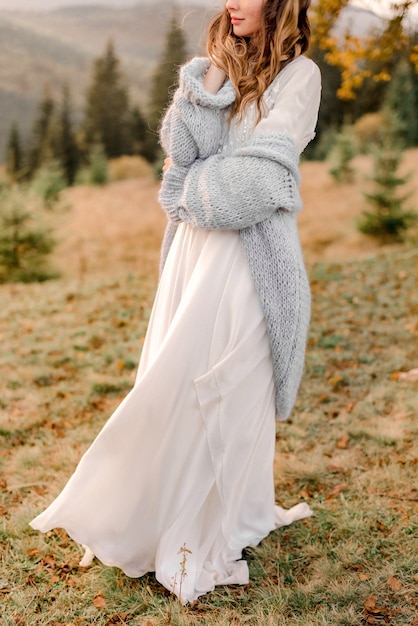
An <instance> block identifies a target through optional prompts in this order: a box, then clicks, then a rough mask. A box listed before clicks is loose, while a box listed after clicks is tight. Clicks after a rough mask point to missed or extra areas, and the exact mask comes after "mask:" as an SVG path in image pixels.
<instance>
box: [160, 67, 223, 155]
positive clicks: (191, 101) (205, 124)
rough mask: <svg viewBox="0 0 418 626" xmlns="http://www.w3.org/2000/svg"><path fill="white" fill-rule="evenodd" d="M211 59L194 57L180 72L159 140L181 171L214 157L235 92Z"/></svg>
mask: <svg viewBox="0 0 418 626" xmlns="http://www.w3.org/2000/svg"><path fill="white" fill-rule="evenodd" d="M225 78H226V76H225V74H224V73H223V72H222V71H221V70H219V69H218V68H216V67H215V66H213V65H211V63H210V61H209V59H206V58H200V57H195V58H194V59H192V60H191V61H190V62H189V63H187V64H186V65H184V66H183V67H182V68H181V70H180V85H179V88H178V89H177V91H176V93H175V95H174V98H173V102H172V104H171V106H170V108H169V109H168V111H167V113H166V115H165V116H164V119H163V122H162V126H161V131H160V139H161V145H162V146H163V148H164V150H165V152H166V154H167V155H169V156H170V158H171V159H172V161H173V162H174V163H175V164H176V165H178V166H180V167H188V166H190V165H191V164H192V163H193V162H194V161H195V160H196V159H197V158H200V159H205V158H207V157H208V156H210V155H211V154H215V153H216V152H217V151H218V149H219V146H220V142H221V139H222V135H223V130H224V123H225V114H224V110H225V109H227V108H228V107H229V106H230V105H231V104H232V102H233V101H234V100H235V90H234V88H233V86H232V84H231V83H230V81H226V80H225Z"/></svg>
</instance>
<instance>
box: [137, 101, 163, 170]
mask: <svg viewBox="0 0 418 626" xmlns="http://www.w3.org/2000/svg"><path fill="white" fill-rule="evenodd" d="M131 137H132V153H133V154H137V155H139V156H142V157H144V159H146V160H147V161H149V162H150V163H152V162H153V161H155V159H156V157H157V150H156V148H157V145H156V142H155V136H154V135H153V134H152V133H151V130H150V128H149V126H148V124H147V121H146V120H145V117H144V116H143V114H142V112H141V110H140V108H139V107H138V106H136V107H134V108H133V109H132V111H131Z"/></svg>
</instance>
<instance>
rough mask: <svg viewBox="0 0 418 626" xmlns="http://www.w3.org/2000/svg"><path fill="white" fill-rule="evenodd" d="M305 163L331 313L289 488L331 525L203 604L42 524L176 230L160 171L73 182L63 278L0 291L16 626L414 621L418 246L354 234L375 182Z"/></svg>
mask: <svg viewBox="0 0 418 626" xmlns="http://www.w3.org/2000/svg"><path fill="white" fill-rule="evenodd" d="M408 158H409V159H410V160H411V163H413V162H416V159H417V153H416V152H415V153H410V154H409V155H408ZM359 163H360V166H361V170H362V171H364V170H365V169H366V167H367V166H368V162H367V160H361V161H360V162H359ZM416 169H417V168H416V167H415V170H416ZM303 170H304V177H305V180H304V195H305V200H306V207H305V212H304V213H302V215H301V219H300V226H301V236H302V239H303V241H304V248H305V253H306V257H307V260H308V263H309V268H310V273H311V281H312V290H313V295H314V310H313V320H312V326H311V332H310V337H309V350H308V356H307V364H306V374H305V378H304V382H303V385H302V388H301V392H300V395H299V399H298V403H297V406H296V408H295V411H294V414H293V418H292V421H291V422H289V423H285V424H279V425H278V429H277V458H276V486H277V498H278V500H279V501H280V503H281V504H283V505H284V506H288V505H290V504H292V503H293V502H296V501H300V500H301V499H306V500H307V501H308V502H310V504H311V505H312V507H313V508H314V510H315V516H314V517H313V518H311V519H309V520H307V521H304V522H302V523H298V524H295V525H294V526H292V527H289V528H287V529H284V530H281V531H277V532H275V533H273V534H272V535H271V536H270V537H269V538H267V539H266V540H265V541H264V542H263V543H262V544H261V545H260V546H259V547H258V548H256V549H251V550H248V551H247V554H246V558H247V560H248V562H249V566H250V572H251V581H250V584H249V585H248V586H246V587H229V588H219V589H217V590H216V591H215V592H214V593H212V594H209V595H208V596H206V597H204V598H202V599H201V600H200V601H199V602H197V603H196V604H195V605H194V606H193V607H186V608H181V607H180V606H179V605H178V604H177V603H176V602H175V601H174V600H173V599H172V598H171V597H170V596H169V595H168V593H166V591H165V590H164V589H162V588H161V587H160V586H159V585H158V584H157V583H156V581H155V579H154V578H153V576H152V575H149V576H146V577H144V578H142V579H139V580H131V579H128V578H127V577H125V576H124V575H122V574H121V573H120V572H119V571H118V570H116V569H113V568H106V567H104V566H102V565H101V564H100V563H97V562H95V564H94V565H93V566H92V567H91V568H89V569H87V570H81V569H79V568H78V566H77V563H78V561H79V558H80V550H79V548H78V547H77V546H76V545H74V544H73V542H71V541H69V540H68V539H67V537H66V535H65V534H64V533H62V532H60V531H54V532H52V533H49V534H48V535H47V536H43V535H41V534H39V533H36V532H34V531H32V530H31V529H30V528H29V527H28V521H29V519H31V517H33V516H34V515H35V514H36V513H37V512H38V511H39V510H40V509H41V508H42V507H43V506H44V505H46V504H47V503H48V502H49V501H50V500H51V497H52V496H53V495H54V494H56V493H57V491H58V490H59V489H60V487H61V486H62V485H63V484H64V483H65V481H66V479H67V478H68V476H69V474H70V473H71V471H72V469H73V468H74V466H75V464H76V463H77V461H78V459H79V457H80V455H81V453H82V452H83V451H84V450H85V449H86V447H87V446H88V444H89V442H90V441H91V440H92V438H93V437H94V435H95V434H96V433H97V432H98V430H99V429H100V427H101V425H102V424H103V423H104V421H105V420H106V418H107V416H108V415H109V414H110V413H111V411H112V410H113V408H114V407H115V406H116V405H117V404H118V402H119V401H120V399H121V398H122V397H123V396H124V394H125V393H126V389H127V388H129V386H130V385H132V382H133V378H134V374H135V366H136V362H137V359H138V356H139V353H140V349H141V343H142V339H143V336H144V332H145V329H146V324H147V320H148V316H149V312H150V307H151V303H152V299H153V294H154V290H155V286H156V279H157V270H156V267H157V264H158V244H159V241H160V238H161V234H162V230H163V226H164V217H163V215H162V212H161V211H160V209H159V208H158V205H157V202H156V193H157V186H156V184H155V182H153V181H151V180H145V181H144V180H142V181H138V180H127V181H121V182H118V183H114V184H113V185H111V186H109V187H105V188H99V189H97V188H88V187H79V188H75V189H72V190H70V191H68V193H67V197H66V200H67V202H68V203H69V204H71V205H72V208H71V209H69V210H68V211H67V212H65V213H64V214H63V215H62V216H61V219H62V225H61V238H62V243H61V245H60V247H59V249H58V250H57V252H56V255H55V263H56V264H59V265H60V267H61V269H62V271H63V277H62V278H61V279H60V280H58V281H54V282H49V283H44V284H35V285H4V286H1V287H0V294H1V301H2V307H1V310H0V336H1V341H2V351H1V354H0V371H1V379H0V386H1V396H0V428H1V435H2V438H3V445H2V448H1V456H0V466H1V470H2V478H1V481H0V489H1V498H2V499H1V504H0V507H1V513H2V529H1V534H0V540H1V545H2V551H1V566H0V596H1V599H2V617H1V618H0V619H1V620H2V622H1V623H2V624H4V625H5V626H16V625H21V626H22V625H23V626H32V625H50V626H64V625H67V626H70V625H71V626H72V625H74V626H89V625H90V624H100V625H103V626H108V625H111V624H132V625H133V624H136V625H143V626H157V625H163V624H172V625H179V626H182V625H193V626H197V625H208V626H215V625H216V626H224V625H225V626H226V625H227V624H228V625H235V626H241V625H243V626H244V625H255V624H260V625H262V626H273V625H274V626H285V625H286V626H325V625H326V626H357V625H358V626H360V625H366V624H392V625H394V626H398V625H399V626H403V625H407V624H408V625H413V624H414V625H416V624H417V620H416V615H417V609H418V597H417V585H418V571H417V536H418V492H417V458H418V455H417V443H416V442H417V435H418V423H417V417H418V414H417V387H416V385H417V383H413V382H408V381H404V380H401V379H400V378H399V375H398V373H399V372H400V371H408V370H410V369H412V368H414V367H418V362H417V354H418V351H417V338H418V325H417V319H418V289H417V287H418V285H417V276H418V251H417V250H416V249H414V248H413V246H412V245H411V244H408V245H404V246H396V247H395V248H393V249H391V250H388V249H379V248H378V247H377V246H376V245H375V244H373V243H372V242H371V241H370V240H369V239H368V238H366V237H364V236H363V235H360V234H357V233H356V232H355V228H354V222H355V219H356V216H357V215H358V214H359V211H360V210H361V196H360V192H359V190H358V188H357V187H356V186H343V187H337V186H336V185H335V184H334V183H332V182H331V180H330V179H329V177H328V174H327V173H326V168H325V166H324V165H323V164H316V163H306V164H304V165H303ZM415 185H416V179H415ZM415 193H416V192H415ZM415 198H416V196H415ZM417 204H418V203H417Z"/></svg>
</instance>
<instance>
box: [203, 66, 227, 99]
mask: <svg viewBox="0 0 418 626" xmlns="http://www.w3.org/2000/svg"><path fill="white" fill-rule="evenodd" d="M225 79H226V74H225V72H224V71H223V70H221V69H220V68H219V67H217V66H216V65H214V64H213V63H211V64H210V66H209V69H208V71H207V72H206V74H205V77H204V79H203V85H204V87H205V89H206V91H207V92H208V93H212V94H216V93H218V91H219V90H220V88H221V87H222V85H223V84H224V82H225Z"/></svg>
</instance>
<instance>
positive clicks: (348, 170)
mask: <svg viewBox="0 0 418 626" xmlns="http://www.w3.org/2000/svg"><path fill="white" fill-rule="evenodd" d="M356 154H357V147H356V144H355V139H354V134H353V130H352V128H351V127H350V126H343V128H342V129H341V130H340V132H339V133H338V134H337V135H336V137H335V139H334V144H333V147H332V148H331V151H330V153H329V155H328V160H329V164H330V167H329V173H330V174H331V176H332V177H333V178H334V180H335V181H336V182H337V183H343V182H351V181H352V180H353V176H354V170H353V168H352V166H351V161H352V159H353V158H354V157H355V156H356Z"/></svg>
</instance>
